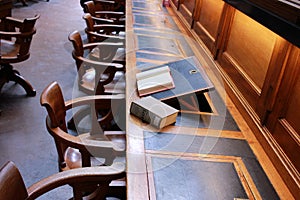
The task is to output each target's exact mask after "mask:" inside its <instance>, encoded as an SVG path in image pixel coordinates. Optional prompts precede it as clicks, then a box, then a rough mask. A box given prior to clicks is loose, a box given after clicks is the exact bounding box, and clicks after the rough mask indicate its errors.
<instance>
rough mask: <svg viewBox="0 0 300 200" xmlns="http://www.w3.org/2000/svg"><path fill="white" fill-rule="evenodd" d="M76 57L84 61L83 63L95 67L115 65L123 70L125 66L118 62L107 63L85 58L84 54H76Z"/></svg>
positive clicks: (118, 69) (119, 69)
mask: <svg viewBox="0 0 300 200" xmlns="http://www.w3.org/2000/svg"><path fill="white" fill-rule="evenodd" d="M76 59H78V60H80V61H82V62H83V63H85V64H87V65H89V66H90V67H93V68H95V69H97V68H99V67H102V66H103V67H108V66H110V67H114V68H116V70H117V71H123V69H124V66H123V65H122V64H118V63H106V62H99V61H95V60H90V59H87V58H84V57H82V56H76Z"/></svg>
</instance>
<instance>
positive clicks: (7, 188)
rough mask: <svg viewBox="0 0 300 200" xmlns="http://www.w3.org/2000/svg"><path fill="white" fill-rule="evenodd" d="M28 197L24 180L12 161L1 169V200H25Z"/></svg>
mask: <svg viewBox="0 0 300 200" xmlns="http://www.w3.org/2000/svg"><path fill="white" fill-rule="evenodd" d="M27 197H28V193H27V189H26V187H25V184H24V181H23V178H22V176H21V174H20V172H19V170H18V168H17V167H16V166H15V164H14V163H13V162H11V161H9V162H7V163H6V164H5V165H4V166H3V167H2V168H1V169H0V199H7V200H9V199H14V200H24V199H26V198H27Z"/></svg>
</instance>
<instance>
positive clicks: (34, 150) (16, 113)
mask: <svg viewBox="0 0 300 200" xmlns="http://www.w3.org/2000/svg"><path fill="white" fill-rule="evenodd" d="M35 14H40V18H39V19H38V21H37V25H36V28H37V33H36V35H35V36H34V38H33V41H32V46H31V56H30V59H29V60H27V61H24V62H23V63H20V64H15V65H14V67H15V69H17V70H19V72H20V73H21V75H23V76H24V78H26V79H27V80H28V81H29V82H30V83H31V84H32V85H33V87H34V88H35V89H36V91H37V95H36V96H35V97H26V93H25V90H24V89H23V88H22V87H21V86H19V85H16V84H14V83H13V82H10V83H8V84H5V85H4V87H3V88H2V91H1V94H0V110H2V113H1V115H0V165H1V166H2V165H3V164H4V163H5V162H7V161H8V160H11V161H14V162H15V163H16V165H17V166H18V167H19V169H20V172H21V174H22V176H23V178H24V180H25V184H26V186H30V185H31V184H33V183H35V182H37V181H39V180H40V179H42V178H44V177H46V176H49V175H51V174H54V173H57V172H58V167H57V153H56V149H55V146H54V141H53V139H52V137H51V136H50V135H49V133H48V132H47V130H46V126H45V117H46V110H45V109H44V108H43V107H41V106H40V95H41V92H42V91H43V89H44V88H45V87H46V86H47V85H48V84H49V83H50V82H52V81H57V82H58V83H59V84H60V85H61V87H62V90H63V94H64V96H65V99H70V98H71V97H72V90H73V86H74V80H75V78H76V68H75V63H74V60H73V58H72V56H71V51H72V46H71V43H70V42H69V41H68V35H69V33H71V32H72V31H74V30H78V31H80V32H81V33H83V30H84V27H85V24H84V21H83V19H82V15H83V12H82V8H81V7H80V4H79V0H76V1H73V0H50V1H49V2H46V1H44V0H34V1H28V6H27V7H23V6H22V4H21V3H19V2H15V4H14V8H13V10H12V16H13V17H16V18H20V19H22V18H24V17H32V16H34V15H35ZM83 34H84V33H83ZM66 190H67V189H64V188H62V189H61V191H60V192H55V194H54V195H52V196H49V197H47V196H46V197H45V199H66V198H65V197H62V198H59V197H58V196H60V194H59V193H65V191H66Z"/></svg>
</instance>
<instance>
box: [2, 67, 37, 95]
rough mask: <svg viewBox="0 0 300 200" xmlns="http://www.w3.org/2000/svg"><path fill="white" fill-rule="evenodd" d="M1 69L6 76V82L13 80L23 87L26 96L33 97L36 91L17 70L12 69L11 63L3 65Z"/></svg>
mask: <svg viewBox="0 0 300 200" xmlns="http://www.w3.org/2000/svg"><path fill="white" fill-rule="evenodd" d="M2 70H3V73H4V74H5V76H6V79H7V82H8V81H14V82H16V83H18V84H20V85H21V86H22V87H23V88H24V89H25V91H26V93H27V96H30V97H34V96H35V95H36V91H35V90H34V89H33V87H32V85H31V84H30V83H29V82H28V81H27V80H25V79H24V78H23V77H22V76H21V75H20V73H19V72H18V71H16V70H14V69H13V67H12V66H11V65H5V66H3V67H2Z"/></svg>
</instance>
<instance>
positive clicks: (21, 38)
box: [0, 15, 39, 96]
mask: <svg viewBox="0 0 300 200" xmlns="http://www.w3.org/2000/svg"><path fill="white" fill-rule="evenodd" d="M38 18H39V15H36V16H35V17H33V18H26V19H24V20H19V19H15V18H12V17H6V18H5V19H4V24H5V27H6V28H7V31H0V66H1V68H0V79H1V80H2V81H0V90H1V88H2V86H3V85H4V83H5V82H8V81H14V82H16V83H19V84H20V85H21V86H22V87H23V88H24V89H25V91H26V93H27V95H28V96H35V95H36V91H35V90H34V89H33V87H32V86H31V84H30V83H29V82H28V81H27V80H25V79H24V78H23V77H22V76H21V75H20V73H19V72H18V71H16V70H14V69H13V67H12V65H11V64H12V63H19V62H23V61H25V60H27V59H28V58H29V56H30V45H31V41H32V37H33V35H34V34H35V33H36V29H35V27H34V25H35V23H36V20H37V19H38Z"/></svg>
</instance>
